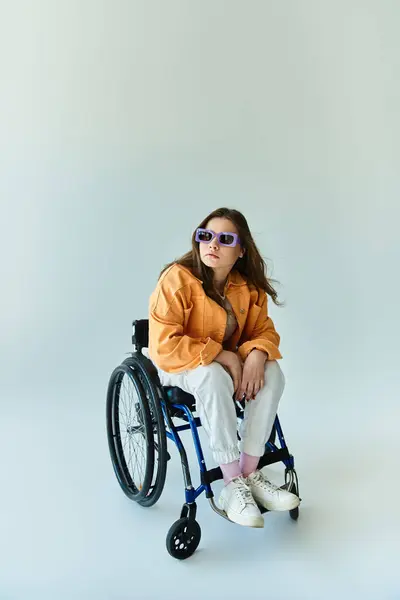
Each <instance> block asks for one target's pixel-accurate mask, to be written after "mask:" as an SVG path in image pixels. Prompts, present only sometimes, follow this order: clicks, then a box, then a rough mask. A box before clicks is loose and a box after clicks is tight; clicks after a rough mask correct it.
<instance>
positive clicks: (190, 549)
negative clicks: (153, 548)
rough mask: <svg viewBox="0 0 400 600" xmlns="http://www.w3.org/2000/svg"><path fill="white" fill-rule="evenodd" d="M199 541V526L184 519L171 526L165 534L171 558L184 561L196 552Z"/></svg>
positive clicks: (191, 520)
mask: <svg viewBox="0 0 400 600" xmlns="http://www.w3.org/2000/svg"><path fill="white" fill-rule="evenodd" d="M200 539H201V529H200V525H199V524H198V522H197V521H195V520H194V519H188V518H187V517H184V518H182V519H178V520H177V521H175V523H174V524H173V525H171V527H170V530H169V531H168V534H167V550H168V552H169V554H170V555H171V556H173V557H174V558H178V559H179V560H184V559H185V558H189V556H192V554H193V553H194V552H195V551H196V549H197V546H198V545H199V543H200Z"/></svg>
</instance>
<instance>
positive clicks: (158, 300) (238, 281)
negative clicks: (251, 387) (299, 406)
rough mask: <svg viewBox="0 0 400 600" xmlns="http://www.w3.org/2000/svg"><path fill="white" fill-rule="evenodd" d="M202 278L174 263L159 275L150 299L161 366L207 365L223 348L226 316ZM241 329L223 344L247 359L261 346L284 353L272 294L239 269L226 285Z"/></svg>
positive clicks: (154, 353)
mask: <svg viewBox="0 0 400 600" xmlns="http://www.w3.org/2000/svg"><path fill="white" fill-rule="evenodd" d="M202 283H203V282H202V281H201V280H200V279H198V278H197V277H195V276H194V275H193V274H192V273H191V271H190V270H189V269H187V268H186V267H183V266H181V265H178V264H176V263H175V264H173V265H172V266H171V267H170V268H169V269H167V271H165V272H164V273H163V274H162V276H161V277H160V279H159V281H158V283H157V286H156V289H155V290H154V292H153V293H152V294H151V296H150V301H149V348H148V352H149V356H150V358H151V359H152V361H153V362H154V363H155V364H156V365H157V366H158V367H159V368H160V369H162V370H164V371H167V372H169V373H179V372H181V371H185V370H186V369H195V368H196V367H198V366H199V365H208V364H210V363H211V362H212V361H213V360H214V358H216V356H217V355H218V354H219V353H220V352H221V350H223V349H224V348H223V345H222V344H223V337H224V333H225V327H226V320H227V315H226V311H225V309H224V308H222V306H220V305H219V304H217V302H215V301H214V300H212V299H211V298H209V297H208V296H207V295H206V293H205V291H204V288H203V286H202ZM224 293H225V296H226V298H227V299H228V300H229V302H230V303H231V305H232V310H233V311H234V313H235V316H236V318H237V321H238V328H237V329H236V331H235V332H234V333H233V335H232V337H231V338H229V339H228V340H227V341H226V343H225V345H224V347H225V349H226V350H231V351H233V352H236V351H237V352H239V355H240V357H241V358H242V360H244V359H245V358H246V356H247V355H248V354H249V352H250V350H252V349H253V348H258V349H259V350H264V351H265V352H267V354H268V359H269V360H275V359H277V358H282V355H281V353H280V352H279V349H278V348H279V341H280V336H279V334H278V333H277V332H276V331H275V327H274V324H273V322H272V320H271V319H270V317H269V316H268V311H267V298H268V296H267V294H266V293H265V292H264V291H260V290H257V289H256V288H255V287H254V286H248V285H247V282H246V280H245V279H244V278H243V276H242V275H241V274H240V273H239V272H238V271H236V270H235V271H231V272H230V273H229V275H228V279H227V282H226V284H225V290H224Z"/></svg>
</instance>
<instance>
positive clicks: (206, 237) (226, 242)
mask: <svg viewBox="0 0 400 600" xmlns="http://www.w3.org/2000/svg"><path fill="white" fill-rule="evenodd" d="M215 237H216V238H217V240H218V243H219V244H221V246H231V247H233V246H236V245H237V244H240V243H241V242H240V239H239V236H238V235H237V233H231V232H230V231H221V232H220V233H216V232H215V231H213V230H212V229H202V228H201V227H199V228H198V229H196V238H195V239H196V242H204V243H206V244H208V243H209V242H211V240H213V239H214V238H215Z"/></svg>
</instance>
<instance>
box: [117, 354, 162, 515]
mask: <svg viewBox="0 0 400 600" xmlns="http://www.w3.org/2000/svg"><path fill="white" fill-rule="evenodd" d="M123 364H124V365H126V366H128V367H129V368H130V369H131V370H132V371H133V372H134V373H135V375H136V376H137V378H138V379H139V381H140V383H141V386H142V390H143V393H144V397H145V399H146V402H147V405H148V407H149V410H150V417H151V426H152V434H153V446H154V450H155V453H154V467H153V476H152V481H151V484H150V487H149V489H148V491H147V495H146V497H143V498H142V499H141V501H140V504H141V505H142V506H152V505H153V504H155V503H156V502H157V500H158V499H159V497H160V496H161V493H162V491H163V489H164V484H165V478H166V473H167V460H168V450H167V436H166V433H165V422H164V415H163V412H162V409H161V403H160V396H161V397H162V392H161V390H159V389H158V386H157V384H156V383H155V381H156V373H157V370H156V369H155V367H154V365H153V363H152V362H151V361H150V360H149V359H148V358H146V357H145V356H143V354H141V353H137V354H133V355H132V356H130V357H129V358H127V359H125V360H124V361H123ZM152 375H153V376H152ZM157 378H158V375H157Z"/></svg>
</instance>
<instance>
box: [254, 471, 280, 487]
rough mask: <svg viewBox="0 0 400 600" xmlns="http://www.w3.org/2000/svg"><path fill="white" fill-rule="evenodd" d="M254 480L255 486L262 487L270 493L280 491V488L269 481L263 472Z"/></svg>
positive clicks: (257, 474)
mask: <svg viewBox="0 0 400 600" xmlns="http://www.w3.org/2000/svg"><path fill="white" fill-rule="evenodd" d="M252 479H253V482H254V483H255V484H258V485H260V487H262V488H264V489H265V490H267V491H268V492H277V491H278V490H279V486H277V485H275V483H272V482H271V481H269V479H266V477H264V475H263V474H262V473H261V472H258V473H256V475H255V476H254V477H253V478H252Z"/></svg>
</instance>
